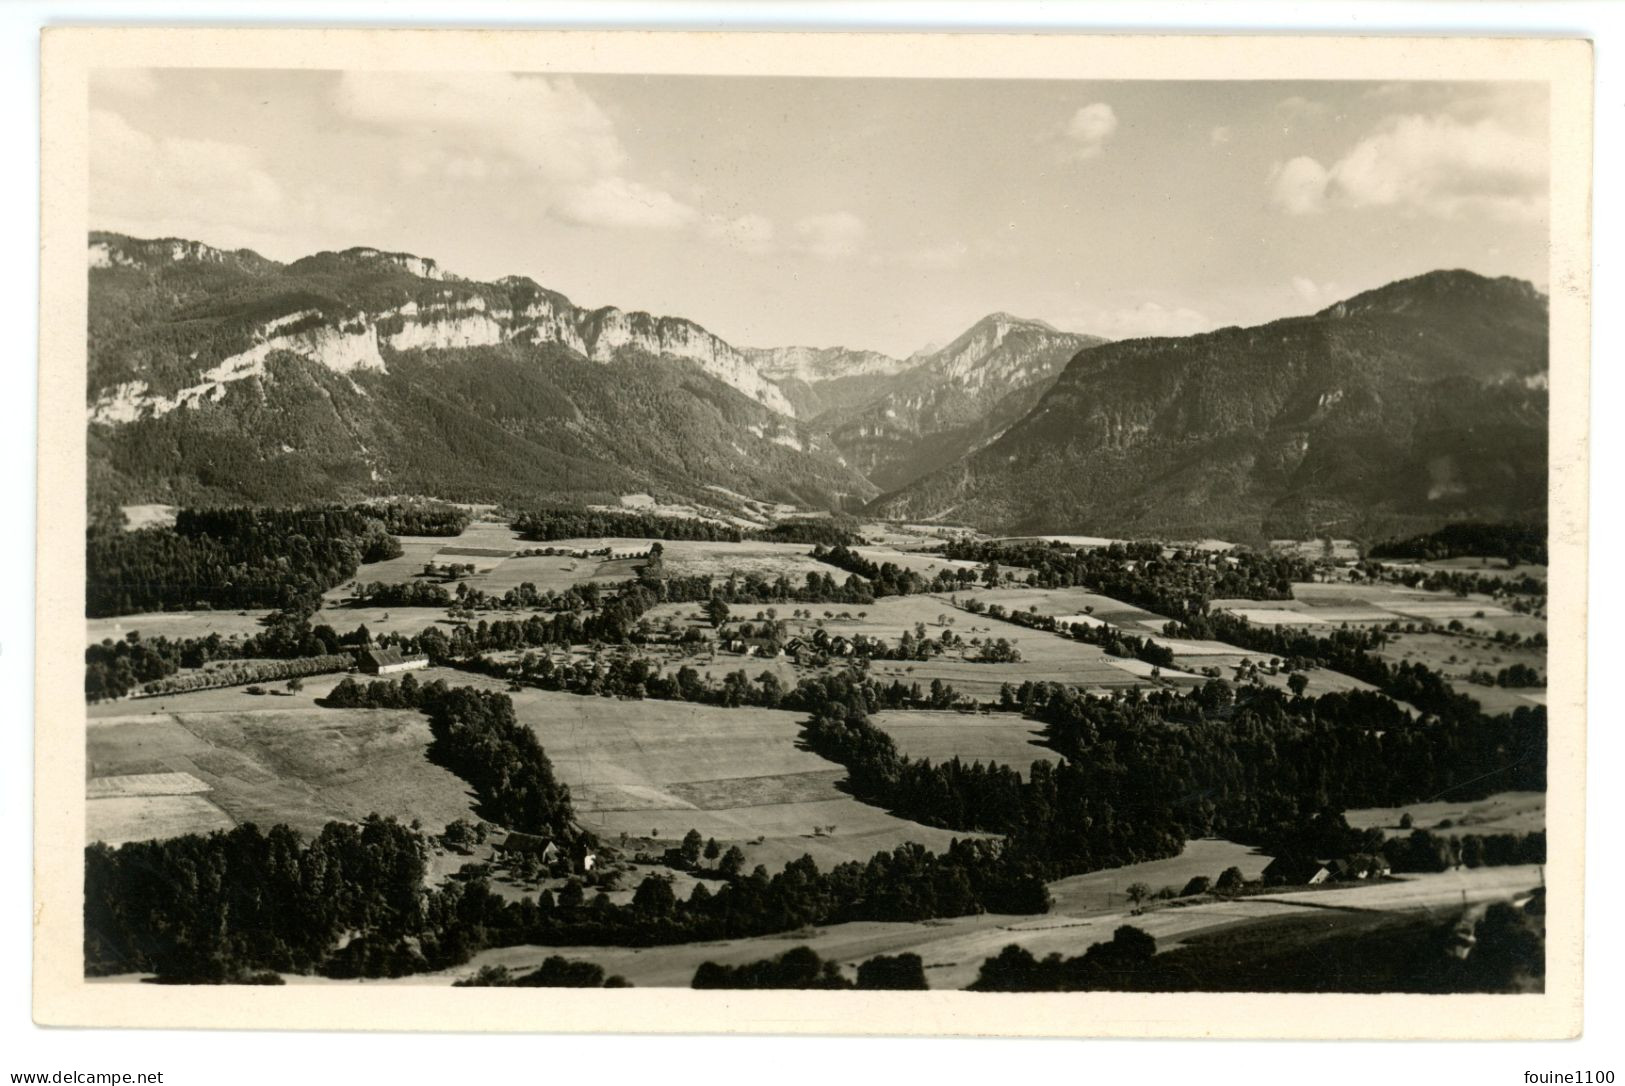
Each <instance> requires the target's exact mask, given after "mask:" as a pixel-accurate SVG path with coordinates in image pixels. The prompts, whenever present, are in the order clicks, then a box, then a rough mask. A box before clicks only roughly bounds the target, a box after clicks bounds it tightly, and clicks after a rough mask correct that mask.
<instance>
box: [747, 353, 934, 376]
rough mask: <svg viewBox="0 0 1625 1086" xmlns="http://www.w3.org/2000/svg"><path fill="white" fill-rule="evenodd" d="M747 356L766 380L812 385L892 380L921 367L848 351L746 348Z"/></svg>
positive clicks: (890, 358) (882, 356) (883, 356)
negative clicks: (860, 379)
mask: <svg viewBox="0 0 1625 1086" xmlns="http://www.w3.org/2000/svg"><path fill="white" fill-rule="evenodd" d="M744 353H745V357H746V358H748V359H750V361H751V363H752V364H753V365H754V366H755V367H756V368H757V369H758V370H760V371H761V372H762V375H763V376H764V377H768V378H770V379H772V380H774V381H784V380H795V381H805V382H806V383H808V384H810V385H817V384H820V383H822V382H824V381H839V380H842V379H843V378H848V377H891V376H894V375H896V374H899V373H902V372H903V371H904V370H906V369H910V368H912V367H913V366H915V365H917V364H918V360H917V359H913V360H911V359H905V358H893V357H891V356H890V355H886V354H881V353H880V352H879V351H861V350H849V349H848V348H846V347H746V348H744Z"/></svg>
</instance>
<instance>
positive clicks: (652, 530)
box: [513, 505, 857, 544]
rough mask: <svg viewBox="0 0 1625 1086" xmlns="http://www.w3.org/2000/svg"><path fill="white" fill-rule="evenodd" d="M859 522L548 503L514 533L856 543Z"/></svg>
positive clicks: (523, 516)
mask: <svg viewBox="0 0 1625 1086" xmlns="http://www.w3.org/2000/svg"><path fill="white" fill-rule="evenodd" d="M856 524H857V522H856V521H855V520H853V519H852V518H851V517H846V516H832V517H791V518H788V519H785V520H781V521H777V522H776V523H774V524H772V525H770V526H769V527H766V528H741V527H739V526H737V525H733V524H720V523H718V522H716V521H714V520H702V519H700V518H698V517H674V516H662V515H660V514H658V513H640V512H638V511H637V510H635V509H586V508H582V507H580V506H567V505H561V506H548V507H545V508H541V509H529V510H526V511H524V512H522V513H520V514H519V515H518V516H517V517H515V518H514V521H513V528H514V531H516V532H518V533H519V536H520V538H522V539H527V540H530V541H532V542H541V543H545V542H549V541H551V540H555V539H596V538H603V537H606V536H610V537H615V536H618V537H624V538H630V539H668V540H669V539H688V540H701V541H706V542H725V543H741V542H744V541H745V540H747V539H748V540H759V541H763V542H768V543H824V544H840V543H850V542H852V541H853V540H854V539H856V538H857V536H856V532H855V528H856Z"/></svg>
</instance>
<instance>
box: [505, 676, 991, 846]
mask: <svg viewBox="0 0 1625 1086" xmlns="http://www.w3.org/2000/svg"><path fill="white" fill-rule="evenodd" d="M512 697H513V701H514V709H515V711H516V712H517V713H518V715H519V719H520V720H521V721H522V722H524V723H526V724H529V725H530V726H531V727H532V728H534V729H535V731H536V734H537V736H538V737H539V738H540V739H541V741H542V746H543V747H544V748H545V749H546V750H547V754H548V757H549V758H550V759H552V762H553V766H554V769H555V771H556V772H557V773H558V775H559V778H560V779H561V780H563V781H564V782H565V783H567V784H568V785H569V786H570V790H571V794H572V796H573V797H574V800H575V806H576V811H577V814H578V816H579V817H580V819H581V821H582V823H583V824H584V825H586V826H587V827H588V828H589V829H591V830H593V831H594V832H596V833H598V834H600V835H601V836H603V837H604V838H605V839H606V840H611V841H614V840H616V839H617V838H618V836H619V835H620V834H621V833H626V834H627V835H628V836H630V837H642V838H651V839H654V840H657V841H666V842H669V843H675V842H676V841H677V840H678V839H680V838H681V837H682V836H683V834H685V833H687V832H688V831H689V830H690V829H697V830H699V832H700V833H701V834H702V835H704V836H705V837H708V838H709V837H715V838H716V839H717V840H718V841H719V842H723V843H724V844H738V845H740V846H741V848H743V850H744V852H745V854H746V857H747V859H748V862H749V863H751V864H758V863H762V864H766V865H767V866H768V867H769V869H777V868H778V867H779V866H781V865H783V864H784V863H786V862H787V861H789V860H793V859H796V858H797V857H799V856H801V855H803V854H807V855H811V856H812V857H813V858H814V859H815V860H817V861H818V862H819V864H821V865H823V866H826V867H827V866H830V865H833V864H835V863H840V862H842V861H845V860H867V859H868V858H869V857H870V856H872V855H874V853H876V852H878V851H880V850H882V849H890V848H893V847H895V846H897V845H899V844H902V843H904V842H906V841H915V842H919V843H920V844H923V845H925V846H926V847H928V848H931V849H934V850H940V849H944V848H946V847H947V845H948V843H949V841H950V840H952V839H953V838H954V837H956V836H958V837H964V836H970V835H967V834H955V833H950V832H948V831H946V830H938V829H933V828H930V827H926V826H921V825H919V824H918V823H915V822H909V821H907V820H905V819H901V818H896V817H894V816H892V815H889V814H887V813H886V812H885V811H882V810H880V809H879V808H876V807H871V806H868V805H867V804H864V803H860V802H858V801H857V800H855V799H853V798H852V797H850V796H848V795H847V794H846V793H844V792H842V791H841V790H840V789H839V788H838V787H837V785H838V784H839V782H840V781H841V780H843V779H844V778H845V775H846V773H845V770H844V769H842V768H841V766H839V765H837V764H836V763H834V762H830V761H827V760H825V759H823V758H821V757H819V756H818V755H816V754H813V753H811V752H809V751H805V750H801V749H799V747H798V746H797V737H798V735H799V734H800V731H801V718H800V717H799V716H798V715H797V714H795V713H787V712H777V711H773V710H767V709H721V708H714V707H710V706H703V705H693V704H689V703H685V702H667V701H622V700H619V699H613V698H591V697H581V696H577V695H573V694H561V693H554V692H550V691H542V690H529V689H527V690H524V691H521V692H518V693H514V694H513V695H512ZM831 827H833V829H831ZM759 837H760V838H762V839H763V840H762V841H761V842H760V843H756V844H753V843H752V842H754V841H755V840H756V839H757V838H759Z"/></svg>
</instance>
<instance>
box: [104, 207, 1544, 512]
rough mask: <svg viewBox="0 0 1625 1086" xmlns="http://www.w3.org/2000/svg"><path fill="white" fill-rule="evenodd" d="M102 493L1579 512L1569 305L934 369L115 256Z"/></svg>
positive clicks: (257, 268)
mask: <svg viewBox="0 0 1625 1086" xmlns="http://www.w3.org/2000/svg"><path fill="white" fill-rule="evenodd" d="M89 269H90V270H89V276H90V295H89V303H90V304H89V318H90V319H89V329H88V355H89V369H88V378H89V379H88V387H87V413H88V418H89V424H90V425H89V451H90V488H91V497H92V501H93V503H95V504H96V505H97V506H98V507H105V506H108V505H114V504H122V503H128V502H139V501H254V502H274V503H281V502H297V501H310V500H319V499H327V498H336V497H345V496H351V495H360V494H367V493H390V494H400V493H422V494H435V495H438V496H441V497H446V498H452V499H464V500H509V501H525V500H538V499H563V498H573V499H588V500H593V499H597V500H604V499H612V498H613V497H614V496H615V495H618V494H624V493H628V492H633V491H647V492H651V493H656V494H668V495H672V496H677V497H692V496H694V495H697V494H700V493H702V492H703V493H705V494H706V495H707V496H714V495H715V494H716V493H718V489H717V488H719V487H721V488H726V489H727V490H728V491H732V492H741V493H744V494H747V495H749V496H750V497H752V498H756V499H762V500H767V501H773V502H787V503H792V504H795V505H798V506H802V507H807V508H838V509H848V510H857V509H860V508H865V507H867V508H870V509H872V510H873V511H874V512H876V513H879V514H882V515H887V516H899V517H909V518H917V519H941V520H953V521H955V522H968V523H973V524H975V525H977V526H978V527H985V528H988V529H993V530H1014V531H1039V530H1054V531H1061V530H1068V531H1077V530H1084V529H1087V530H1089V531H1091V532H1102V531H1107V532H1113V533H1117V534H1129V533H1135V532H1144V533H1152V532H1164V531H1181V532H1185V533H1186V534H1220V533H1222V532H1229V533H1230V534H1232V535H1235V536H1238V537H1241V538H1250V537H1256V536H1258V535H1259V534H1260V532H1264V533H1266V534H1267V533H1272V532H1281V533H1284V534H1291V533H1290V532H1287V531H1286V530H1287V529H1288V528H1291V529H1292V531H1293V532H1297V531H1304V530H1313V531H1316V532H1318V531H1321V530H1324V529H1326V528H1327V527H1328V526H1331V525H1341V526H1348V525H1350V524H1359V523H1364V522H1366V521H1370V520H1372V519H1373V518H1374V519H1376V520H1383V521H1389V520H1397V521H1404V522H1406V523H1411V522H1422V521H1429V520H1434V521H1437V520H1440V519H1449V518H1452V517H1457V516H1462V515H1468V514H1481V513H1482V514H1489V513H1496V514H1499V513H1503V512H1504V513H1508V514H1517V515H1524V514H1530V513H1533V512H1536V511H1543V508H1544V500H1545V419H1546V397H1545V388H1544V374H1545V369H1546V355H1545V350H1546V347H1545V329H1546V309H1545V298H1544V297H1543V296H1541V295H1540V294H1538V293H1537V292H1535V291H1534V290H1533V288H1531V287H1529V285H1528V284H1525V283H1519V282H1514V281H1511V280H1488V279H1484V278H1482V277H1479V276H1476V275H1473V274H1472V273H1468V272H1440V273H1434V274H1432V275H1429V276H1423V277H1420V278H1418V279H1415V280H1408V281H1405V282H1402V283H1395V284H1391V285H1389V286H1388V287H1384V288H1381V289H1380V290H1376V291H1371V292H1368V293H1366V294H1362V295H1358V296H1356V297H1355V298H1351V299H1349V300H1348V301H1347V302H1344V303H1341V304H1340V305H1338V306H1334V307H1331V308H1330V309H1327V310H1325V311H1323V312H1321V313H1318V314H1315V315H1313V316H1310V317H1301V318H1292V319H1289V320H1283V321H1277V322H1274V323H1272V324H1269V325H1264V326H1261V327H1259V328H1254V329H1223V330H1221V331H1218V332H1213V333H1208V334H1206V335H1203V336H1192V337H1185V338H1180V339H1152V340H1132V341H1124V342H1119V343H1108V342H1106V341H1105V340H1102V339H1100V338H1099V337H1095V336H1089V335H1084V334H1079V333H1073V332H1063V331H1059V330H1057V329H1055V328H1053V327H1051V326H1049V325H1047V324H1045V323H1043V322H1042V321H1036V320H1030V319H1022V318H1019V317H1014V316H1011V315H1009V314H1005V313H994V314H991V315H989V316H987V317H984V318H983V319H982V320H980V321H978V322H976V323H975V324H974V325H973V326H971V327H970V328H969V329H967V330H965V331H964V332H962V333H961V334H959V335H958V336H956V337H954V338H953V339H951V340H950V341H949V342H948V343H947V345H946V346H943V347H940V348H935V349H924V350H921V351H919V352H916V353H915V354H914V355H911V356H910V357H908V358H895V357H891V356H888V355H885V354H881V353H878V352H874V351H865V350H849V349H846V348H841V347H832V348H818V347H778V348H748V347H744V348H742V347H735V346H733V345H732V344H730V343H728V342H727V341H725V340H724V339H722V338H721V337H719V336H716V335H715V334H713V333H711V332H710V331H708V330H707V329H705V328H703V327H701V326H700V325H698V324H695V323H694V322H692V321H688V320H685V319H682V318H680V317H658V316H652V315H650V314H647V313H641V312H625V311H622V310H620V309H616V308H614V307H602V308H597V309H587V308H584V307H580V306H577V305H575V304H574V303H572V302H571V301H570V300H569V299H568V298H566V297H565V296H564V295H562V294H559V293H557V292H555V291H551V290H548V289H546V288H545V287H542V286H541V285H539V284H537V283H536V282H534V281H533V280H530V279H527V278H523V277H518V276H510V277H506V278H503V279H499V280H496V281H494V282H480V281H474V280H469V279H463V278H461V277H458V276H456V275H453V274H451V273H449V272H446V271H444V270H443V269H441V268H440V267H439V266H438V265H437V264H436V263H435V261H433V260H431V259H428V258H424V257H420V256H416V255H413V254H408V253H395V252H386V251H382V250H378V249H371V248H354V249H348V250H345V251H343V252H323V253H318V254H315V255H313V256H309V257H305V258H303V259H300V260H296V261H293V262H292V263H288V264H283V263H280V262H277V261H273V260H269V259H266V258H264V257H262V256H259V255H258V254H255V253H252V252H248V251H246V250H239V251H235V252H233V251H226V250H221V249H216V248H213V247H210V246H208V245H204V244H202V243H200V242H196V241H189V240H184V239H172V238H166V239H158V240H143V239H136V238H130V237H126V236H123V235H119V234H110V233H100V232H98V233H93V234H91V236H90V242H89Z"/></svg>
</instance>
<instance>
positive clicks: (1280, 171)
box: [1270, 155, 1327, 215]
mask: <svg viewBox="0 0 1625 1086" xmlns="http://www.w3.org/2000/svg"><path fill="white" fill-rule="evenodd" d="M1326 183H1327V176H1326V167H1324V166H1322V165H1321V164H1320V163H1318V162H1316V161H1315V160H1314V159H1312V158H1309V157H1308V156H1307V155H1300V156H1299V157H1297V158H1294V159H1291V160H1289V161H1288V162H1286V163H1285V164H1283V165H1278V166H1276V167H1275V169H1274V171H1273V172H1272V173H1271V174H1270V195H1271V197H1272V198H1273V199H1274V201H1275V203H1276V206H1278V207H1280V208H1281V209H1282V210H1284V211H1286V212H1287V213H1289V214H1292V215H1308V214H1312V213H1314V212H1316V211H1320V210H1322V209H1323V208H1324V206H1325V203H1326Z"/></svg>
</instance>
